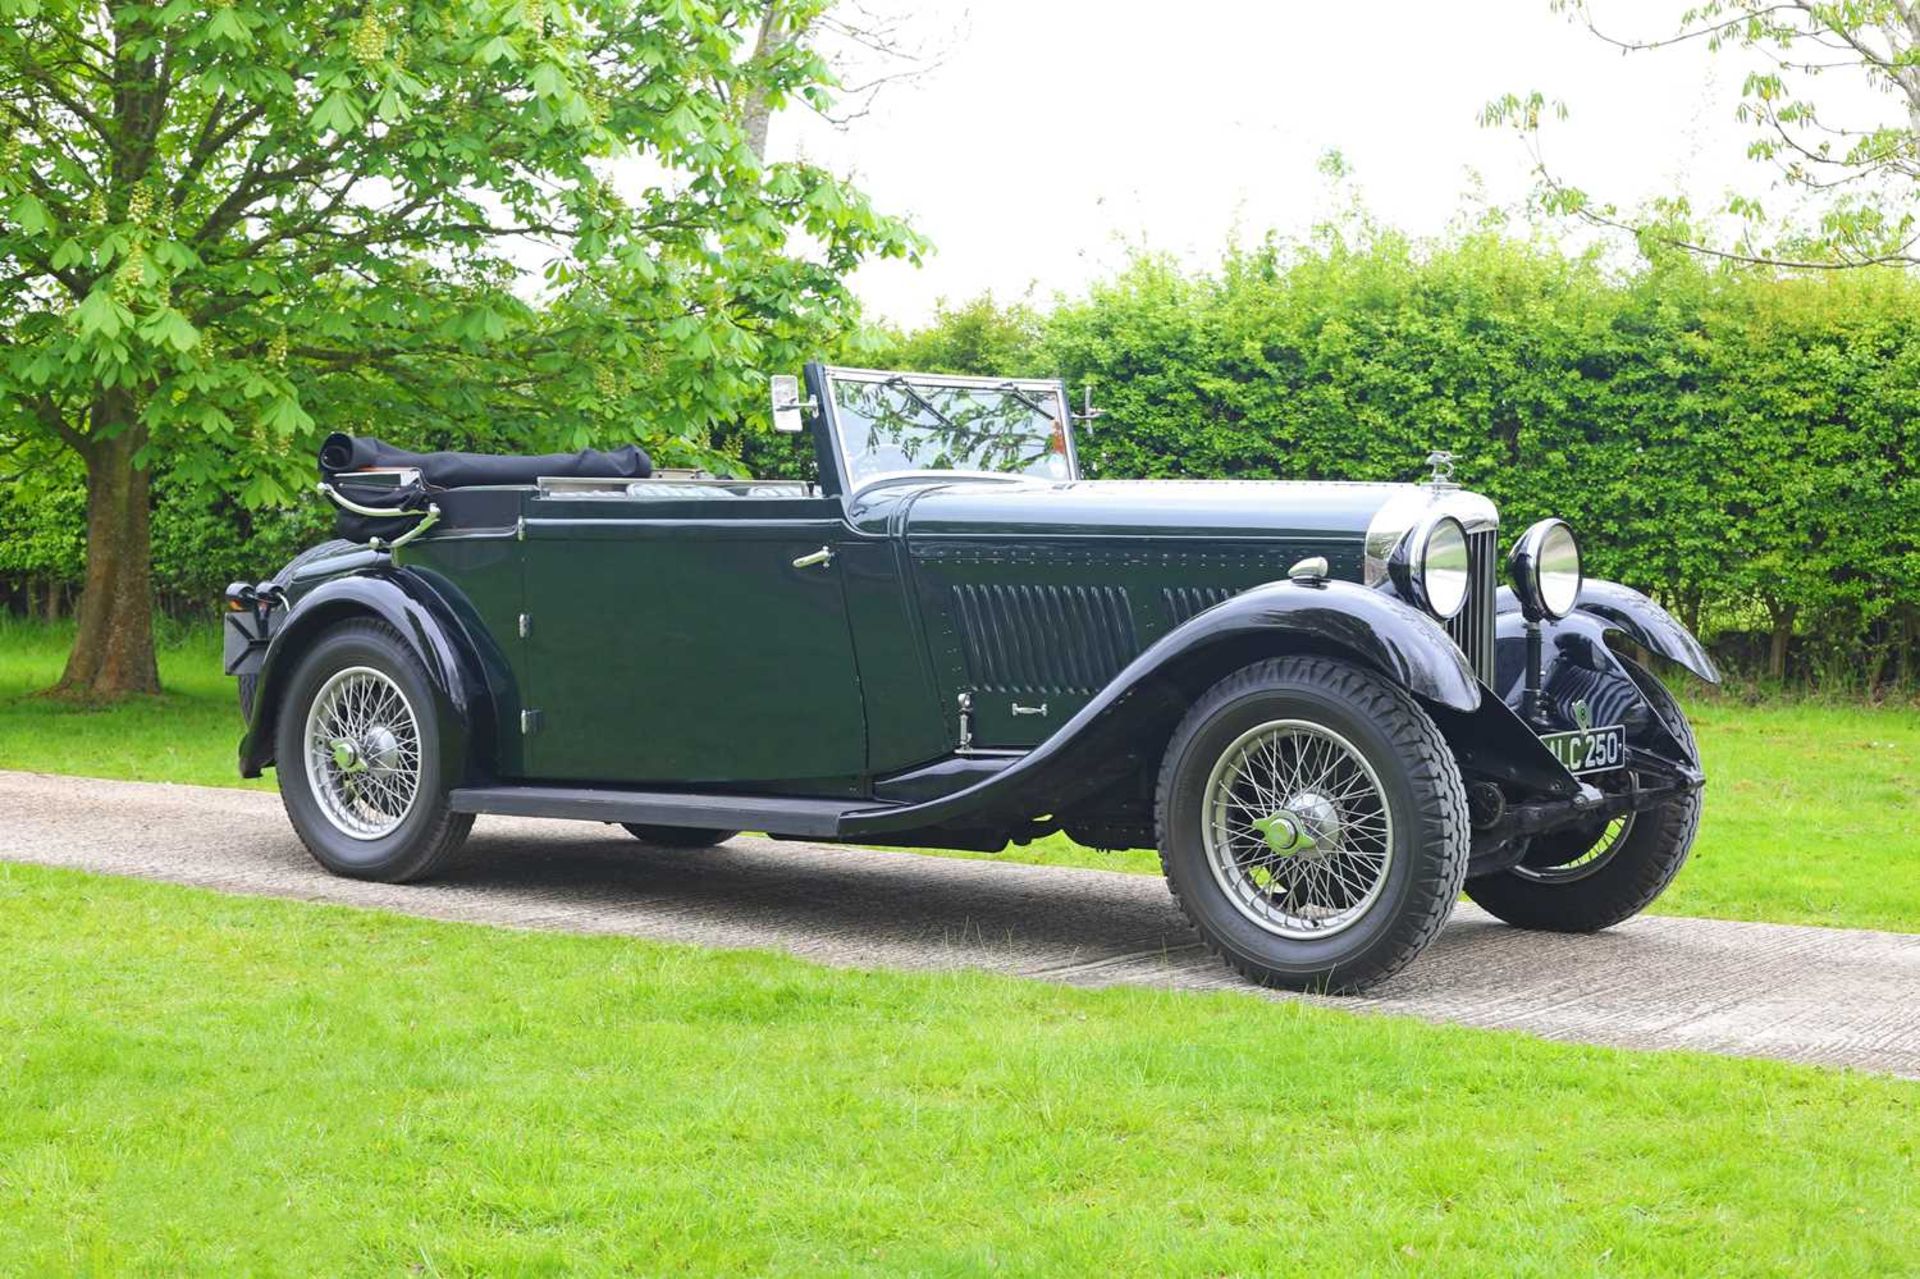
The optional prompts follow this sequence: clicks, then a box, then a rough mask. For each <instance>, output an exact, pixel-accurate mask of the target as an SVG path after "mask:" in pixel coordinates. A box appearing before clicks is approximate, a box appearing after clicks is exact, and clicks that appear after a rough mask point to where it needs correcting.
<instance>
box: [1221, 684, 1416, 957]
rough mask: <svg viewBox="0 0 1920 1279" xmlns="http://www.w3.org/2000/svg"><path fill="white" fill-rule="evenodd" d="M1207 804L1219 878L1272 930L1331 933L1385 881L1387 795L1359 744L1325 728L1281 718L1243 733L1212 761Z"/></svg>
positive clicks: (1389, 819) (1243, 909)
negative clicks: (1217, 759)
mask: <svg viewBox="0 0 1920 1279" xmlns="http://www.w3.org/2000/svg"><path fill="white" fill-rule="evenodd" d="M1203 800H1204V810H1203V817H1202V820H1203V823H1204V829H1203V832H1202V836H1203V842H1204V845H1205V848H1206V852H1207V861H1208V865H1209V866H1210V867H1211V869H1212V871H1213V876H1214V879H1215V881H1216V882H1217V883H1218V884H1219V885H1220V888H1221V889H1222V891H1224V892H1225V893H1226V895H1227V900H1228V901H1230V902H1232V903H1233V906H1234V908H1235V909H1236V910H1238V911H1239V912H1240V913H1241V914H1242V915H1244V916H1245V917H1246V918H1247V919H1249V920H1251V921H1252V922H1253V923H1255V924H1257V925H1259V926H1260V927H1261V928H1264V929H1266V930H1267V931H1268V932H1272V933H1277V934H1279V935H1280V936H1282V937H1290V938H1298V939H1310V938H1315V937H1327V936H1331V935H1333V934H1334V933H1338V932H1340V931H1342V930H1343V929H1346V928H1349V927H1351V926H1352V925H1353V924H1354V923H1356V922H1358V921H1359V919H1360V918H1361V916H1363V915H1365V914H1366V912H1367V910H1368V909H1369V908H1370V907H1371V906H1372V905H1373V903H1374V901H1375V900H1377V899H1378V898H1379V896H1380V893H1381V890H1382V889H1383V888H1385V886H1386V882H1387V871H1388V868H1389V867H1390V866H1391V865H1392V863H1393V814H1392V812H1391V811H1390V810H1389V809H1388V807H1387V802H1386V791H1385V789H1384V788H1383V787H1382V786H1381V784H1380V778H1379V775H1378V774H1377V773H1376V772H1375V771H1374V768H1373V765H1372V764H1370V763H1368V762H1367V759H1366V757H1365V756H1363V755H1362V754H1361V753H1360V752H1359V750H1358V749H1357V748H1356V747H1355V746H1354V745H1353V743H1351V742H1349V741H1348V740H1347V739H1346V738H1344V737H1342V736H1340V735H1339V734H1338V733H1336V732H1334V731H1333V730H1331V729H1329V728H1326V727H1325V726H1323V725H1320V724H1315V723H1311V722H1309V721H1306V720H1275V721H1273V722H1272V723H1268V724H1262V725H1260V726H1259V727H1258V728H1254V729H1251V730H1249V731H1248V732H1246V733H1243V734H1242V735H1241V736H1240V737H1239V738H1238V739H1237V740H1235V741H1234V743H1233V744H1232V745H1230V746H1228V747H1227V749H1226V750H1225V751H1224V752H1223V753H1222V754H1221V756H1220V760H1219V762H1218V763H1216V764H1215V765H1214V768H1213V772H1212V774H1211V776H1209V777H1208V779H1207V786H1206V791H1205V793H1204V796H1203Z"/></svg>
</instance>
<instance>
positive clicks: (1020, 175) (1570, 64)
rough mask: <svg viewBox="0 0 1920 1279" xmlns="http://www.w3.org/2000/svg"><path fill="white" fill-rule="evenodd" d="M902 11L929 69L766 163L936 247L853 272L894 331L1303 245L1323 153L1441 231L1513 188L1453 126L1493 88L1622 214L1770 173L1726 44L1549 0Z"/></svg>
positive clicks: (1403, 215)
mask: <svg viewBox="0 0 1920 1279" xmlns="http://www.w3.org/2000/svg"><path fill="white" fill-rule="evenodd" d="M1595 7H1596V10H1597V11H1598V13H1599V15H1600V17H1601V19H1602V20H1603V22H1604V23H1605V24H1606V25H1607V26H1609V27H1612V28H1617V29H1619V30H1620V31H1621V32H1622V33H1623V34H1625V33H1631V34H1637V35H1642V36H1647V35H1657V34H1666V33H1668V32H1670V31H1671V30H1672V29H1673V27H1674V24H1675V23H1676V22H1677V19H1678V14H1679V12H1680V10H1681V9H1682V8H1684V3H1683V0H1668V2H1666V3H1660V2H1658V0H1655V2H1653V3H1647V2H1645V0H1596V4H1595ZM920 9H921V11H922V12H920V13H918V14H917V15H916V16H915V17H914V18H913V19H912V22H913V23H914V24H915V26H916V28H918V29H920V30H923V31H925V32H926V33H927V34H928V35H929V36H930V37H937V36H938V34H939V33H940V32H942V31H947V32H952V31H954V30H955V29H956V27H957V28H958V33H957V35H955V36H954V37H953V38H952V39H951V40H949V41H947V42H946V44H945V49H946V58H945V62H944V65H942V66H941V67H939V68H938V69H937V70H935V71H934V72H932V73H931V74H929V75H927V76H925V77H923V78H922V79H920V80H919V81H917V82H914V83H909V84H906V85H898V86H892V87H889V88H887V89H886V90H884V91H883V92H882V94H881V95H880V97H879V98H878V99H877V102H876V105H875V109H874V111H873V112H872V113H871V114H870V115H868V116H866V117H865V118H862V119H859V120H856V121H854V122H852V123H851V124H850V125H849V126H848V127H847V128H846V129H844V130H836V129H834V128H832V127H830V126H828V125H827V124H825V123H824V122H822V121H820V120H819V119H818V118H817V117H813V116H811V115H808V114H805V113H803V112H798V111H793V112H789V113H788V114H786V115H784V116H782V117H780V118H778V119H776V120H775V121H774V126H773V139H772V147H773V150H774V152H775V154H778V155H787V156H793V155H805V156H806V157H808V158H810V159H813V160H816V161H818V162H821V163H824V164H826V165H828V166H829V167H831V168H833V169H835V170H836V171H839V172H842V173H846V174H850V175H851V176H853V177H854V178H855V179H856V180H857V181H858V183H859V184H860V185H861V186H862V187H863V188H864V189H865V190H866V191H867V192H868V193H869V194H870V195H871V196H872V197H873V198H874V200H875V202H876V204H877V205H878V206H879V207H880V208H881V209H883V210H885V211H887V212H893V213H900V214H905V215H907V216H909V217H910V218H911V219H912V221H913V223H914V225H915V226H916V227H917V228H918V229H919V230H920V231H921V233H922V234H924V235H926V236H928V237H929V238H930V239H931V240H932V241H933V242H934V246H935V248H934V253H933V255H932V256H931V257H930V258H929V260H928V261H927V263H926V265H925V266H924V267H922V268H920V269H918V270H916V269H914V268H912V267H910V266H906V265H904V264H899V263H882V264H876V265H873V266H869V267H867V268H864V269H863V270H862V272H861V273H860V275H859V276H858V277H857V280H856V285H857V287H858V289H859V291H860V293H861V295H862V296H863V298H865V299H866V301H867V303H868V306H869V310H870V311H871V312H873V313H874V314H876V315H877V316H879V317H882V318H886V319H890V320H893V321H896V322H899V323H904V324H913V323H917V322H919V321H922V320H924V319H926V318H927V317H928V316H929V315H930V314H931V312H932V309H933V303H934V300H935V299H936V298H938V297H940V296H942V295H944V296H946V297H948V298H950V299H952V300H955V301H959V300H963V299H966V298H970V297H973V296H974V295H976V294H978V293H980V292H981V291H983V290H989V289H990V290H992V291H993V293H994V294H995V295H996V296H998V297H1000V298H1002V299H1003V300H1006V299H1012V298H1017V297H1020V296H1022V295H1024V294H1027V293H1028V292H1029V290H1031V291H1032V296H1033V298H1034V300H1035V301H1038V302H1043V303H1044V302H1046V301H1048V300H1050V298H1051V297H1052V295H1053V294H1054V292H1056V291H1061V290H1064V291H1067V292H1075V291H1078V290H1079V289H1080V288H1081V287H1082V286H1084V285H1085V284H1086V283H1087V282H1088V281H1089V280H1090V279H1094V278H1097V277H1099V276H1100V275H1103V274H1106V273H1108V272H1110V271H1112V270H1113V269H1114V268H1115V267H1117V266H1118V265H1119V264H1120V263H1122V262H1123V261H1124V259H1125V257H1126V252H1127V246H1128V245H1145V246H1147V247H1150V248H1153V249H1156V250H1164V251H1169V252H1173V253H1176V254H1180V255H1182V256H1183V257H1185V258H1187V259H1188V260H1190V261H1192V262H1194V263H1196V264H1202V265H1204V264H1207V263H1209V262H1212V261H1216V260H1217V258H1218V255H1219V252H1220V250H1221V248H1222V247H1223V246H1225V245H1226V244H1227V243H1228V242H1229V240H1230V239H1232V238H1234V237H1238V238H1239V239H1241V240H1244V241H1254V240H1257V239H1259V238H1260V236H1261V235H1263V234H1264V233H1265V232H1266V231H1267V230H1268V229H1273V230H1277V231H1278V232H1279V233H1281V234H1282V235H1283V236H1294V237H1298V236H1302V235H1304V234H1305V233H1306V232H1307V231H1308V230H1310V228H1311V227H1312V225H1313V224H1314V222H1316V221H1317V220H1320V219H1322V218H1324V217H1325V216H1326V215H1327V214H1328V213H1330V212H1331V211H1332V209H1333V201H1332V200H1331V198H1330V195H1329V190H1328V184H1327V182H1326V180H1325V179H1323V178H1322V177H1321V176H1320V175H1319V174H1318V173H1317V172H1316V171H1315V167H1314V166H1315V163H1316V161H1317V159H1318V158H1319V156H1320V155H1321V154H1322V153H1323V152H1324V151H1326V150H1327V149H1329V148H1337V149H1339V150H1340V151H1341V152H1342V153H1343V154H1344V155H1345V157H1346V159H1347V162H1348V164H1349V166H1350V168H1351V169H1352V170H1353V172H1354V179H1353V180H1354V181H1355V182H1356V183H1357V184H1358V186H1359V188H1360V190H1361V192H1362V194H1363V195H1364V197H1365V199H1366V202H1367V204H1368V206H1369V207H1370V208H1371V210H1372V211H1373V212H1374V214H1375V215H1376V216H1377V217H1378V218H1379V219H1380V220H1381V221H1383V222H1386V223H1388V224H1390V225H1393V226H1397V227H1399V228H1401V229H1403V230H1406V231H1409V232H1412V233H1414V234H1416V235H1426V234H1433V233H1437V232H1440V231H1442V230H1444V229H1445V227H1446V225H1447V223H1448V222H1449V221H1450V220H1451V219H1452V218H1454V217H1455V216H1456V215H1457V214H1458V213H1459V212H1460V211H1461V209H1462V208H1463V207H1466V206H1467V203H1468V202H1467V197H1466V193H1467V192H1468V191H1469V190H1470V189H1471V185H1472V183H1473V180H1474V179H1473V175H1474V174H1478V175H1479V179H1480V181H1481V183H1482V184H1483V186H1484V197H1483V198H1484V199H1486V200H1488V201H1491V202H1493V203H1498V204H1506V203H1511V202H1516V201H1518V200H1520V199H1521V198H1522V197H1523V196H1524V195H1525V193H1526V191H1527V190H1528V188H1529V187H1530V185H1531V179H1530V177H1529V167H1530V162H1529V160H1528V157H1527V154H1526V152H1525V150H1524V148H1523V147H1522V146H1521V144H1520V142H1519V141H1518V140H1517V139H1516V138H1515V137H1514V136H1513V135H1512V134H1511V133H1509V132H1507V131H1504V130H1490V129H1483V128H1481V127H1480V126H1479V125H1478V123H1477V121H1476V116H1477V114H1478V112H1479V110H1480V108H1481V107H1482V105H1483V104H1484V103H1485V102H1486V101H1487V100H1488V99H1490V98H1493V97H1495V96H1497V95H1498V94H1500V93H1502V92H1504V91H1508V90H1512V91H1515V92H1525V91H1527V90H1529V89H1536V88H1537V89H1540V90H1542V91H1543V92H1545V93H1546V94H1547V95H1548V97H1549V98H1560V99H1563V100H1565V101H1566V102H1567V104H1568V106H1569V108H1570V109H1571V111H1572V116H1571V119H1570V120H1568V121H1567V122H1565V123H1556V124H1553V125H1551V126H1550V132H1549V134H1548V144H1549V148H1550V150H1549V158H1550V159H1551V160H1553V161H1554V163H1555V167H1556V169H1558V170H1559V171H1560V172H1561V173H1562V174H1563V175H1564V176H1567V177H1570V178H1571V179H1573V180H1574V181H1576V182H1578V183H1579V184H1581V185H1583V186H1585V187H1586V188H1587V189H1588V190H1589V191H1591V192H1593V193H1594V194H1595V195H1596V196H1597V197H1603V198H1606V199H1611V200H1613V201H1616V202H1618V203H1620V204H1622V205H1623V206H1631V205H1633V204H1635V203H1637V202H1639V201H1641V200H1643V199H1646V198H1648V197H1652V196H1655V195H1664V194H1672V193H1674V192H1676V191H1685V192H1686V193H1687V194H1689V195H1691V196H1692V197H1693V199H1694V201H1695V203H1696V206H1702V205H1707V204H1712V203H1714V202H1716V201H1718V200H1720V199H1721V198H1722V197H1723V196H1724V194H1725V192H1726V190H1727V189H1728V188H1729V187H1730V186H1736V185H1737V186H1741V187H1744V188H1745V189H1748V190H1764V188H1765V185H1766V183H1767V181H1768V180H1769V175H1768V174H1767V172H1765V171H1764V170H1762V169H1760V168H1759V167H1758V166H1755V165H1753V164H1751V163H1749V162H1748V161H1746V160H1745V158H1744V150H1745V144H1746V139H1747V133H1746V130H1745V127H1744V126H1742V125H1739V124H1737V123H1736V122H1735V121H1734V118H1733V108H1734V105H1735V103H1736V102H1737V100H1738V91H1739V88H1740V83H1741V79H1742V76H1743V64H1742V63H1740V62H1739V61H1737V60H1736V59H1735V57H1734V56H1733V55H1729V54H1722V55H1720V56H1719V57H1715V56H1713V55H1711V54H1709V53H1708V52H1707V51H1706V50H1705V49H1704V48H1703V47H1700V46H1698V45H1693V46H1682V47H1679V48H1674V49H1668V50H1662V51H1658V52H1655V53H1647V54H1637V55H1634V56H1632V57H1625V56H1623V55H1622V54H1620V53H1619V52H1618V51H1616V50H1612V49H1609V48H1608V47H1607V46H1605V45H1603V44H1601V43H1600V42H1599V41H1597V40H1595V39H1594V38H1593V37H1592V36H1590V35H1589V34H1587V32H1586V31H1585V30H1584V29H1582V28H1578V27H1575V26H1573V25H1571V24H1569V23H1568V22H1567V20H1566V19H1565V18H1564V17H1562V16H1560V15H1557V14H1554V13H1553V12H1551V11H1550V9H1549V7H1548V4H1547V0H1469V2H1467V3H1444V2H1443V0H1377V2H1376V3H1370V4H1365V5H1343V4H1338V3H1318V4H1310V3H1302V2H1300V0H1275V2H1273V3H1233V2H1231V0H1182V3H1178V4H1171V5H1170V4H1165V3H1153V4H1146V3H1137V2H1133V0H1117V2H1114V3H1067V2H1066V0H970V2H969V3H967V4H965V5H964V6H959V5H949V6H945V7H944V8H943V7H942V6H938V5H922V6H920ZM1822 88H1823V90H1825V91H1826V95H1827V96H1831V93H1832V92H1833V91H1835V90H1838V89H1839V88H1840V86H1838V85H1826V84H1823V85H1822ZM1778 198H1779V197H1776V199H1778Z"/></svg>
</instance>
